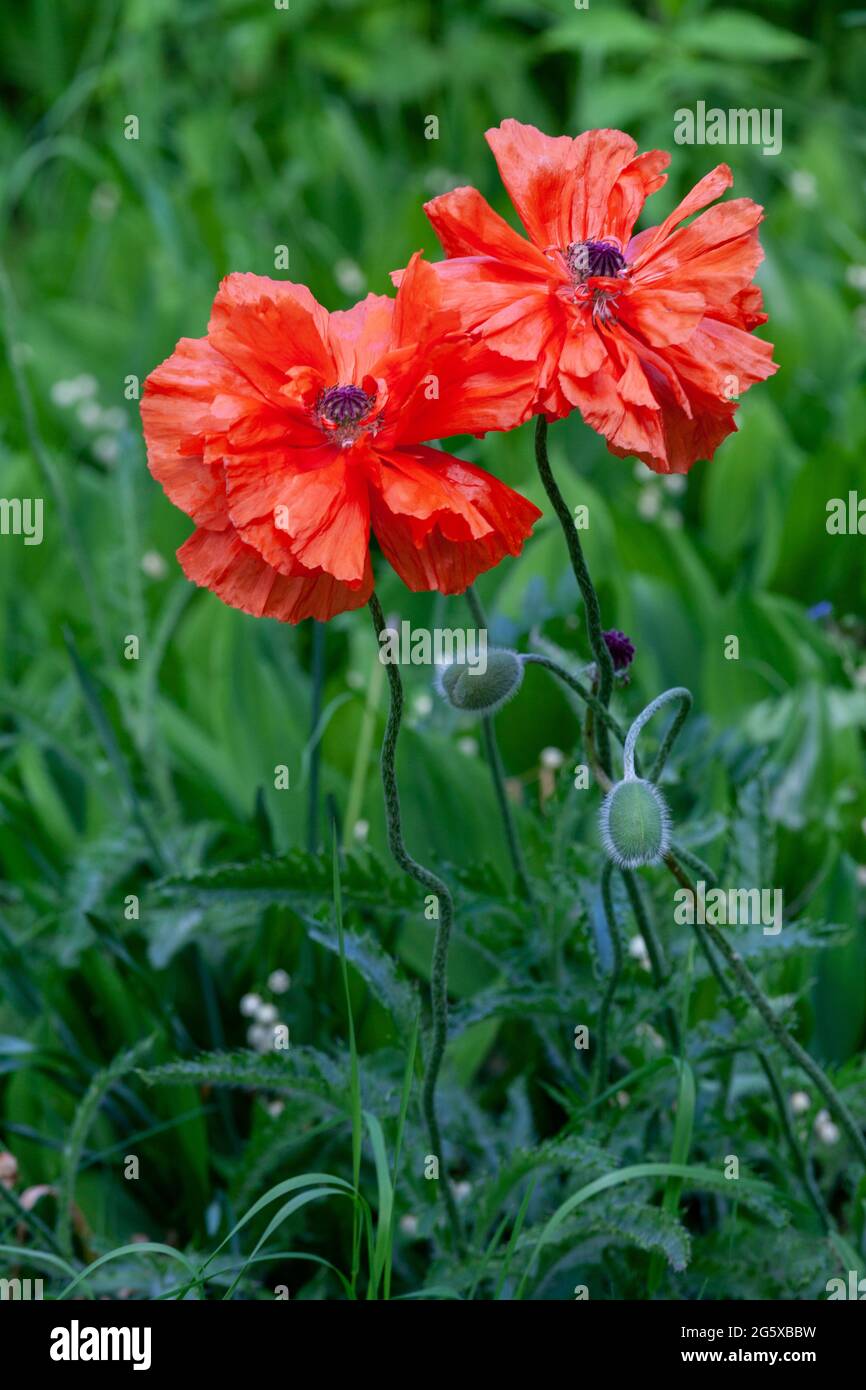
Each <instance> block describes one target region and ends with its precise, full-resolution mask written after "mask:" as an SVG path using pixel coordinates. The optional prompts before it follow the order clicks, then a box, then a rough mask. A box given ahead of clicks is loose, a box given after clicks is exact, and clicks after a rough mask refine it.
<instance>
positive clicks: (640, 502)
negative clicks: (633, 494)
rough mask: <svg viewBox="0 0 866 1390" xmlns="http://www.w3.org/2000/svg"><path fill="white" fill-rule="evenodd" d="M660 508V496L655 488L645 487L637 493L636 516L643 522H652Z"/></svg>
mask: <svg viewBox="0 0 866 1390" xmlns="http://www.w3.org/2000/svg"><path fill="white" fill-rule="evenodd" d="M661 506H662V495H661V493H660V492H659V490H658V488H657V487H646V488H644V489H643V491H642V492H639V493H638V498H637V510H638V516H640V517H642V518H643V520H644V521H652V520H654V518H655V517H657V516H658V514H659V512H660V511H661Z"/></svg>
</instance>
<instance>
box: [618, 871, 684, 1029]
mask: <svg viewBox="0 0 866 1390" xmlns="http://www.w3.org/2000/svg"><path fill="white" fill-rule="evenodd" d="M620 875H621V877H622V881H623V883H624V884H625V891H626V893H627V894H628V900H629V902H630V904H631V910H632V912H633V913H634V919H635V922H636V924H637V929H638V931H639V932H640V934H641V936H642V937H643V940H644V941H645V943H646V949H647V955H648V956H649V961H650V969H651V970H652V976H653V983H654V984H655V987H656V989H659V990H660V989H663V988H664V986H665V985H666V984H667V982H668V968H667V964H666V962H665V958H664V953H663V951H662V945H661V942H660V940H659V938H658V934H657V932H656V929H655V923H654V922H653V920H652V914H651V913H650V912H648V911H647V907H646V904H645V902H644V900H643V898H642V896H641V890H640V883H639V882H638V879H637V877H636V876H635V874H634V873H632V872H631V870H629V869H621V870H620ZM664 1018H665V1026H666V1028H667V1033H668V1038H669V1039H670V1044H671V1047H672V1049H673V1051H674V1052H675V1053H676V1054H677V1056H680V1055H681V1054H682V1033H681V1030H680V1025H679V1022H678V1020H677V1016H676V1011H675V1010H674V1009H672V1008H671V1006H670V1005H667V1006H666V1008H665V1009H664Z"/></svg>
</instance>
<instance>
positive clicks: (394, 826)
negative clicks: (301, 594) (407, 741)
mask: <svg viewBox="0 0 866 1390" xmlns="http://www.w3.org/2000/svg"><path fill="white" fill-rule="evenodd" d="M370 613H371V615H372V619H373V630H374V632H375V634H376V640H377V641H378V639H379V634H380V633H381V632H383V631H384V628H385V615H384V613H383V612H382V605H381V603H380V602H379V599H378V596H377V595H376V593H375V592H374V593H372V594H371V595H370ZM386 670H387V673H388V685H389V689H390V694H391V704H390V708H389V710H388V722H387V724H386V726H385V737H384V739H383V742H382V759H381V766H382V787H383V790H384V793H385V816H386V819H387V825H388V846H389V848H390V850H391V853H392V855H393V856H394V859H395V860H396V862H397V864H399V866H400V868H401V869H402V870H403V872H404V873H407V874H409V875H410V877H411V878H414V880H415V882H416V883H420V884H421V886H422V887H423V888H426V889H428V890H429V892H431V893H433V894H435V896H436V898H437V899H438V903H439V920H438V923H437V926H436V938H435V941H434V944H433V964H432V969H431V974H430V1004H431V1008H432V1013H433V1029H432V1036H431V1041H430V1048H429V1051H428V1054H427V1060H426V1065H425V1068H424V1086H423V1089H422V1092H421V1104H422V1108H423V1110H424V1118H425V1120H426V1121H427V1129H428V1131H429V1134H430V1143H431V1145H432V1148H433V1153H434V1154H435V1155H436V1157H437V1158H439V1160H440V1162H441V1164H442V1166H443V1168H444V1166H445V1158H444V1154H443V1151H442V1138H441V1135H440V1133H439V1121H438V1119H437V1116H436V1081H437V1079H438V1076H439V1070H440V1068H441V1066H442V1058H443V1056H444V1053H445V1044H446V1041H447V1037H448V942H449V939H450V936H451V926H452V923H453V921H454V899H453V898H452V896H451V891H450V889H449V887H448V885H447V883H445V882H444V880H443V879H441V878H439V876H438V874H434V873H433V871H432V870H431V869H425V867H424V865H423V864H419V863H418V861H417V860H416V859H413V858H412V855H411V854H410V853H409V851H408V850H407V848H406V845H405V843H404V840H403V824H402V818H401V815H400V794H399V791H398V789H397V772H396V756H397V738H398V735H399V733H400V723H401V721H402V718H403V682H402V681H401V680H400V672H399V671H398V669H397V665H396V663H395V662H393V661H390V662H388V663H387V666H386ZM442 1193H443V1196H444V1200H445V1207H446V1210H447V1212H448V1220H449V1222H450V1223H451V1231H452V1234H453V1237H454V1244H455V1247H456V1249H457V1250H458V1251H462V1249H463V1230H462V1226H461V1222H460V1214H459V1212H458V1210H457V1204H456V1202H455V1200H454V1193H453V1192H452V1190H451V1185H450V1183H449V1181H448V1176H447V1173H445V1174H444V1181H443V1183H442Z"/></svg>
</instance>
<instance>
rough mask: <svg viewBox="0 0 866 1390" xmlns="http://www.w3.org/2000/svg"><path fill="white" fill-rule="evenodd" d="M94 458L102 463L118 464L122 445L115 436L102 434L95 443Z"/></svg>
mask: <svg viewBox="0 0 866 1390" xmlns="http://www.w3.org/2000/svg"><path fill="white" fill-rule="evenodd" d="M93 456H94V458H97V459H99V462H100V463H117V460H118V459H119V458H120V445H119V444H118V442H117V436H116V435H114V434H100V435H98V436H97V437H96V439H94V441H93Z"/></svg>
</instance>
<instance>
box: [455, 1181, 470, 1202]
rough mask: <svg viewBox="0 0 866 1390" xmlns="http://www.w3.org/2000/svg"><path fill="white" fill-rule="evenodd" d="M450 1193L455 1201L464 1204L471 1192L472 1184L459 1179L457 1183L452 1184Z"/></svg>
mask: <svg viewBox="0 0 866 1390" xmlns="http://www.w3.org/2000/svg"><path fill="white" fill-rule="evenodd" d="M451 1191H452V1192H453V1193H454V1200H455V1201H457V1202H465V1201H466V1198H467V1197H468V1196H470V1194H471V1192H472V1184H471V1182H467V1181H466V1179H465V1178H464V1179H461V1180H460V1181H459V1182H452V1184H451Z"/></svg>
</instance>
